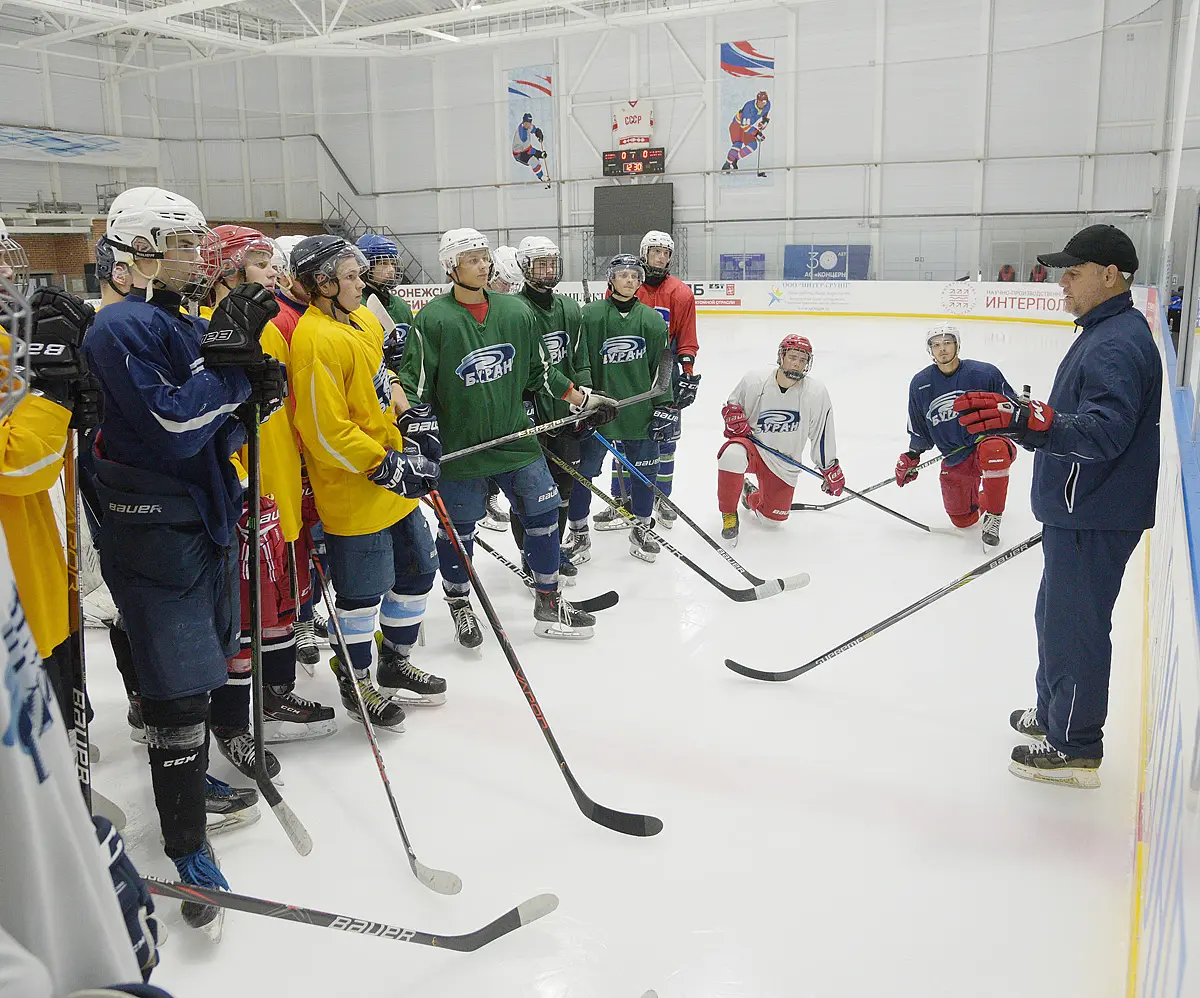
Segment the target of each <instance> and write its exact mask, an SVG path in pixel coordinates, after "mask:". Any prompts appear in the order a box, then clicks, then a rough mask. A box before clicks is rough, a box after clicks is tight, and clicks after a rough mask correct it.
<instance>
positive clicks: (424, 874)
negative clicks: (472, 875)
mask: <svg viewBox="0 0 1200 998" xmlns="http://www.w3.org/2000/svg"><path fill="white" fill-rule="evenodd" d="M412 871H413V873H414V874H415V875H416V878H417V879H418V880H419V881H421V883H423V884H424V885H425V886H426V887H428V888H429V889H430V890H431V891H434V892H436V893H438V894H457V893H458V892H459V891H461V890H462V880H461V879H460V878H459V876H458V875H457V874H455V873H448V872H447V871H445V870H435V869H433V868H432V867H428V866H426V865H425V864H424V863H422V862H421V861H420V860H419V859H414V860H413V862H412Z"/></svg>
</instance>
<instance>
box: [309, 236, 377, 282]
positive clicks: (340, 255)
mask: <svg viewBox="0 0 1200 998" xmlns="http://www.w3.org/2000/svg"><path fill="white" fill-rule="evenodd" d="M347 258H349V259H353V260H355V261H356V262H357V263H358V265H359V266H360V267H361V268H362V270H363V272H364V273H366V270H367V258H366V257H365V256H363V254H362V250H360V249H359V248H358V247H357V246H354V245H353V244H351V243H349V242H347V241H346V240H345V239H343V238H342V237H341V236H334V235H328V234H323V235H319V236H309V237H308V238H307V239H302V240H300V242H298V243H296V245H295V247H294V248H293V249H292V258H291V268H292V276H293V277H294V278H295V279H296V280H298V281H299V282H300V284H301V285H302V286H303V287H304V290H305V291H307V292H308V293H309V294H310V295H317V294H320V292H319V291H318V289H317V281H318V280H320V279H321V278H325V279H326V280H330V281H336V280H337V269H338V264H339V263H341V261H342V260H344V259H347Z"/></svg>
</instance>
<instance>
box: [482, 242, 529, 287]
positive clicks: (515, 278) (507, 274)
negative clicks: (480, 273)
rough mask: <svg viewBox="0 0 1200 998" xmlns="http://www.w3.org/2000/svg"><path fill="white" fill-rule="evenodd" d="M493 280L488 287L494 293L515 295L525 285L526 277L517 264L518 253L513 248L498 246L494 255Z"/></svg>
mask: <svg viewBox="0 0 1200 998" xmlns="http://www.w3.org/2000/svg"><path fill="white" fill-rule="evenodd" d="M492 263H493V264H494V266H493V268H492V279H491V280H490V281H489V282H488V287H489V288H491V290H493V291H499V292H501V293H504V294H512V295H515V294H516V293H517V292H518V291H520V290H521V287H522V285H524V283H525V277H524V275H523V274H522V273H521V268H520V266H519V265H518V264H517V251H516V250H515V249H513V248H512V247H511V246H497V247H496V252H495V253H493V254H492Z"/></svg>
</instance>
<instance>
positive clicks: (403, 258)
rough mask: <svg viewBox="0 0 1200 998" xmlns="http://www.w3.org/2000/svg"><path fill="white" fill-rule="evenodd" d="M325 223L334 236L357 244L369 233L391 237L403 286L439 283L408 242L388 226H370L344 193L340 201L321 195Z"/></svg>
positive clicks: (339, 197)
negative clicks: (415, 254) (413, 253)
mask: <svg viewBox="0 0 1200 998" xmlns="http://www.w3.org/2000/svg"><path fill="white" fill-rule="evenodd" d="M321 224H322V225H323V226H324V228H325V231H326V232H328V233H330V234H331V235H335V236H341V237H342V238H343V239H345V240H347V241H349V242H352V243H353V242H357V241H358V238H359V236H361V235H363V234H364V233H367V232H373V233H375V234H376V235H379V236H387V237H388V238H389V239H392V240H394V241H395V243H396V246H397V247H398V248H399V250H400V259H399V260H398V261H397V263H396V269H397V270H398V271H399V272H400V274H401V283H403V284H434V283H437V282H435V281H434V280H432V278H431V277H430V275H429V274H428V272H427V271H426V270H425V268H424V267H422V266H421V261H419V260H418V259H417V258H416V257H415V256H413V255H412V254H411V253H410V252H409V251H408V249H407V248H406V247H405V245H404V243H402V242H401V241H400V237H399V236H398V235H396V233H395V232H394V231H393V230H392V229H391V228H389V227H388V226H386V225H384V226H379V225H368V224H367V222H366V219H364V218H363V217H362V215H360V214H359V213H358V210H357V209H356V208H355V207H354V205H352V204H351V203H350V202H349V201H347V200H346V199H345V198H344V197H343V196H342V195H341V194H340V193H339V194H338V196H337V200H336V201H332V200H330V199H329V198H328V197H327V196H326V195H325V193H324V192H322V193H321Z"/></svg>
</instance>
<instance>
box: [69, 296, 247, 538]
mask: <svg viewBox="0 0 1200 998" xmlns="http://www.w3.org/2000/svg"><path fill="white" fill-rule="evenodd" d="M160 294H161V292H159V293H158V294H156V295H155V299H154V302H153V303H151V302H147V301H146V299H145V297H144V295H143V294H142V293H141V292H139V291H136V290H135V291H133V292H131V293H130V295H129V297H127V298H125V299H124V300H123V301H120V302H117V303H115V304H112V305H106V306H105V307H104V308H102V309H101V310H100V311H99V312H98V313H97V314H96V322H95V324H94V325H93V326H92V328H91V329H90V330H89V331H88V334H87V336H86V337H85V339H84V344H83V352H84V355H85V356H86V357H87V362H88V366H89V367H90V368H91V369H92V371H93V373H94V374H95V375H96V377H97V378H98V379H99V381H100V385H101V388H103V390H104V421H103V422H102V423H101V424H100V444H99V446H100V448H101V451H102V452H103V454H104V456H105V457H107V458H108V459H109V460H110V461H115V462H117V463H118V464H124V465H129V466H131V467H134V468H140V469H143V470H146V471H153V472H156V473H158V474H160V475H168V476H170V477H171V478H175V479H178V480H179V481H181V482H182V483H183V484H184V485H185V486H186V488H187V491H188V494H189V495H190V496H191V497H192V499H193V500H194V501H195V503H196V505H197V506H198V507H199V509H200V514H201V516H202V517H203V518H204V525H205V528H206V529H207V531H208V534H209V536H210V537H211V538H212V539H213V542H214V543H216V544H219V545H221V546H222V547H224V546H225V545H227V544H228V543H229V541H230V539H231V538H232V537H233V528H234V525H235V524H236V523H237V520H238V517H239V516H240V515H241V510H242V487H241V485H240V484H239V482H238V477H237V473H236V471H235V470H234V467H233V465H232V463H231V462H230V460H229V458H230V456H231V455H232V454H233V453H234V451H236V450H237V449H238V448H239V447H241V445H242V444H243V443H244V442H245V436H246V434H245V431H244V429H243V428H242V426H241V424H239V423H238V422H237V420H236V419H232V418H231V417H232V415H233V412H234V410H235V409H237V407H238V404H239V403H241V402H244V401H245V400H246V399H247V398H249V397H250V383H249V382H248V381H247V380H246V375H245V374H244V373H242V369H241V368H240V367H239V368H224V369H221V370H216V371H209V370H207V369H206V368H205V367H204V361H203V359H202V358H201V356H200V336H201V334H202V333H203V331H204V330H205V329H206V328H207V327H208V321H207V320H206V319H194V318H191V317H190V316H186V315H183V314H181V313H180V312H179V311H178V302H179V299H178V298H176V297H175V296H173V295H163V297H162V301H161V302H160V300H159V295H160Z"/></svg>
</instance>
